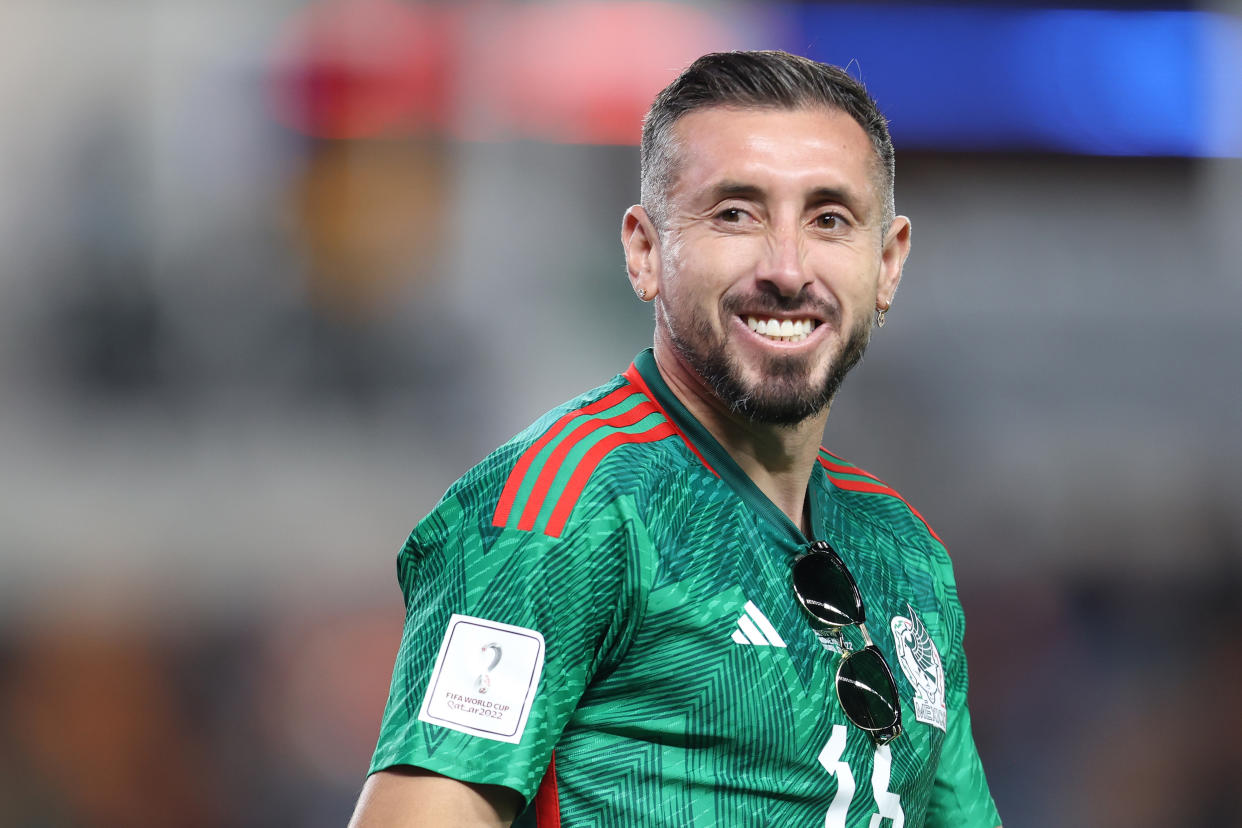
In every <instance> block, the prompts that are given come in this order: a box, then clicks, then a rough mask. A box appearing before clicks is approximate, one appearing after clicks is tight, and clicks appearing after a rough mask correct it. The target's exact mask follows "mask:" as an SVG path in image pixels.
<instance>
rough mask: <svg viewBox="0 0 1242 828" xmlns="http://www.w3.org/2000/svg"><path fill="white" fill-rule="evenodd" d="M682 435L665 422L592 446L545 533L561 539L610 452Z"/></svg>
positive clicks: (615, 435)
mask: <svg viewBox="0 0 1242 828" xmlns="http://www.w3.org/2000/svg"><path fill="white" fill-rule="evenodd" d="M678 433H679V432H678V431H677V427H676V426H674V425H673V424H672V422H671V421H668V420H665V421H664V422H662V423H660V424H659V425H657V426H654V427H653V428H650V429H648V430H647V431H644V432H642V433H640V434H628V433H626V432H624V431H618V432H617V433H615V434H609V435H608V436H607V437H605V438H604V439H602V440H600V441H599V442H598V443H596V444H595V445H593V446H591V448H590V449H589V450H588V451H587V453H586V454H585V455H583V457H582V462H580V463H579V464H578V467H577V468H575V469H574V473H573V474H572V475H571V476H570V478H569V483H567V484H566V485H565V491H563V492H562V493H561V496H560V498H559V499H558V500H557V502H556V506H555V507H554V508H553V509H552V515H551V516H550V517H549V518H548V527H547V529H546V530H544V531H545V532H546V533H547V534H549V535H551V536H552V537H554V538H559V537H560V536H561V532H562V531H563V530H564V529H565V523H566V522H567V521H568V520H569V515H570V513H571V512H573V510H574V506H576V505H577V503H578V498H579V497H581V496H582V490H583V489H585V488H586V484H587V481H588V480H590V479H591V473H592V472H594V471H595V467H596V466H598V465H599V463H600V461H601V460H603V459H604V456H605V455H607V454H608V452H610V451H612V450H613V449H614V448H616V447H617V446H620V445H624V444H626V443H653V442H655V441H656V440H663V439H664V438H665V437H671V436H673V435H674V434H678Z"/></svg>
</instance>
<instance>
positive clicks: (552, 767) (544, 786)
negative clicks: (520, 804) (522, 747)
mask: <svg viewBox="0 0 1242 828" xmlns="http://www.w3.org/2000/svg"><path fill="white" fill-rule="evenodd" d="M535 828H561V798H560V795H559V794H558V793H557V790H556V751H552V758H551V759H549V760H548V769H547V771H546V772H544V774H543V781H542V782H540V783H539V790H538V791H536V792H535Z"/></svg>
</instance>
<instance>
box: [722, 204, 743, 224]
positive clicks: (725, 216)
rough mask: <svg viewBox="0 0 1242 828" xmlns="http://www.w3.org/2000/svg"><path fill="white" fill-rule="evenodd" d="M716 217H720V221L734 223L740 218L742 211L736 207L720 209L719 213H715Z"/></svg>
mask: <svg viewBox="0 0 1242 828" xmlns="http://www.w3.org/2000/svg"><path fill="white" fill-rule="evenodd" d="M716 218H718V219H720V220H721V221H728V222H733V223H736V222H739V221H741V220H742V211H741V210H739V209H738V208H737V207H730V208H728V209H726V210H721V211H720V212H719V213H717V214H716Z"/></svg>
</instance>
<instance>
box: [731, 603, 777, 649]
mask: <svg viewBox="0 0 1242 828" xmlns="http://www.w3.org/2000/svg"><path fill="white" fill-rule="evenodd" d="M733 641H734V642H735V643H737V644H756V645H758V646H760V647H768V646H771V647H784V646H785V641H784V639H782V638H781V636H780V634H779V633H778V632H777V631H776V627H773V626H772V622H771V621H769V620H768V619H767V618H765V617H764V615H763V613H762V612H760V611H759V608H758V607H757V606H755V604H754V602H753V601H747V602H746V612H744V613H742V617H741V618H739V619H737V629H736V630H734V631H733Z"/></svg>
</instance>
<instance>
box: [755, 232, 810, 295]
mask: <svg viewBox="0 0 1242 828" xmlns="http://www.w3.org/2000/svg"><path fill="white" fill-rule="evenodd" d="M800 230H801V228H800V227H798V226H796V225H793V224H782V225H781V226H774V227H772V228H771V229H770V231H769V233H768V238H767V249H766V251H765V253H764V256H763V259H762V260H761V261H760V263H759V269H758V272H757V273H756V274H755V276H756V278H758V279H759V281H760V282H766V283H768V284H769V285H771V286H772V287H773V288H775V290H776V291H777V292H778V293H780V294H781V295H782V296H797V295H798V294H799V293H800V292H801V291H802V289H803V288H804V287H806V286H807V284H809V283H810V281H811V277H810V271H809V269H808V268H807V266H806V260H805V258H806V257H805V253H806V251H805V249H804V246H803V243H802V241H803V240H802V234H801V232H800Z"/></svg>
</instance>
